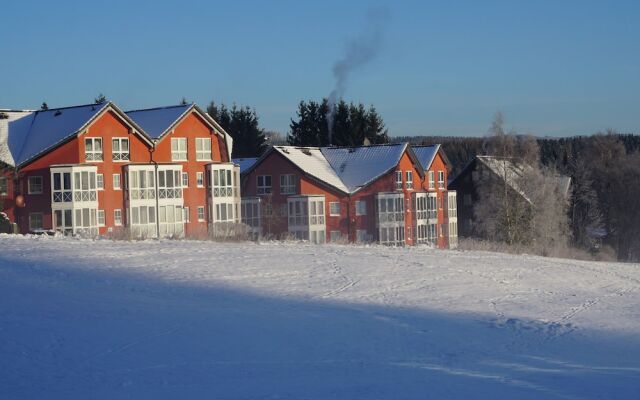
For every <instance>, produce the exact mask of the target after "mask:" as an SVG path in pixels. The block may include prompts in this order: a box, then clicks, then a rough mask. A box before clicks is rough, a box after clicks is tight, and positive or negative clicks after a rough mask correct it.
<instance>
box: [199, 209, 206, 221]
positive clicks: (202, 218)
mask: <svg viewBox="0 0 640 400" xmlns="http://www.w3.org/2000/svg"><path fill="white" fill-rule="evenodd" d="M205 218H206V216H205V215H204V206H198V222H205V221H206V219H205Z"/></svg>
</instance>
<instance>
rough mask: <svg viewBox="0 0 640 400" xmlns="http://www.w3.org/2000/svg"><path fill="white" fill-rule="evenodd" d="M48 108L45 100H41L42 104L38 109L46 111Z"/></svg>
mask: <svg viewBox="0 0 640 400" xmlns="http://www.w3.org/2000/svg"><path fill="white" fill-rule="evenodd" d="M48 109H49V105H48V104H47V102H46V101H43V102H42V105H41V106H40V110H42V111H47V110H48Z"/></svg>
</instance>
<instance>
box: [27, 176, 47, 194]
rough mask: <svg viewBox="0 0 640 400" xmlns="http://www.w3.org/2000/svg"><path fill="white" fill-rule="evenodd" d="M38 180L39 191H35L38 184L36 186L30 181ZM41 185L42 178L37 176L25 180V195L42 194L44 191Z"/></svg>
mask: <svg viewBox="0 0 640 400" xmlns="http://www.w3.org/2000/svg"><path fill="white" fill-rule="evenodd" d="M38 179H39V180H40V183H39V186H40V189H37V188H38V184H36V183H35V182H32V180H33V181H35V180H38ZM43 184H44V183H43V181H42V177H41V176H39V175H38V176H30V177H29V178H28V179H27V194H42V191H43V190H44V188H43Z"/></svg>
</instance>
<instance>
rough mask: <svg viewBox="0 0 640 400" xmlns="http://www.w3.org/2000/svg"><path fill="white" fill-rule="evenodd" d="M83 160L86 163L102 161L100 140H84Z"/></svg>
mask: <svg viewBox="0 0 640 400" xmlns="http://www.w3.org/2000/svg"><path fill="white" fill-rule="evenodd" d="M84 159H85V160H86V161H102V138H85V139H84Z"/></svg>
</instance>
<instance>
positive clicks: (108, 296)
mask: <svg viewBox="0 0 640 400" xmlns="http://www.w3.org/2000/svg"><path fill="white" fill-rule="evenodd" d="M179 397H182V398H186V399H192V398H207V399H429V398H433V399H470V398H477V399H496V398H504V399H609V398H611V399H613V398H619V399H637V398H640V266H639V265H637V264H607V263H589V262H580V261H570V260H558V259H545V258H539V257H528V256H524V257H522V256H521V257H518V256H510V255H504V254H494V253H484V252H455V251H438V250H432V249H426V248H407V249H403V248H383V247H377V246H374V247H356V246H334V245H326V246H311V245H303V244H275V243H274V244H262V245H257V244H250V243H241V244H237V243H234V244H214V243H208V242H192V241H161V242H157V241H148V242H138V243H128V242H110V241H81V240H74V239H61V238H26V237H10V236H0V398H2V399H44V398H46V399H126V398H130V399H162V398H179Z"/></svg>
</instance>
